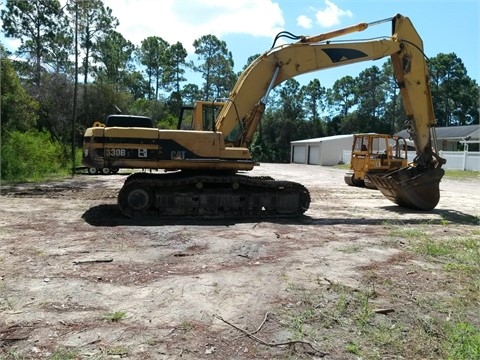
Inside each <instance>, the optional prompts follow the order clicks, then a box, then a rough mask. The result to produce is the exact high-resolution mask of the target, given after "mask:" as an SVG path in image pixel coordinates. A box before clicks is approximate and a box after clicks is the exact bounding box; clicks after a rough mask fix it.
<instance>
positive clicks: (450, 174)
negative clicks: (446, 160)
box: [444, 170, 480, 180]
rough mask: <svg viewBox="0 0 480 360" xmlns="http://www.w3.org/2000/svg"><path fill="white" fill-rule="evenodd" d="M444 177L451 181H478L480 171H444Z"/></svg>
mask: <svg viewBox="0 0 480 360" xmlns="http://www.w3.org/2000/svg"><path fill="white" fill-rule="evenodd" d="M444 177H445V178H446V179H452V180H471V179H479V180H480V171H473V170H465V171H463V170H445V175H444Z"/></svg>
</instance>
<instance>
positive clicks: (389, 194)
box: [370, 167, 445, 211]
mask: <svg viewBox="0 0 480 360" xmlns="http://www.w3.org/2000/svg"><path fill="white" fill-rule="evenodd" d="M444 173H445V171H444V170H443V169H441V168H419V167H404V168H402V169H399V170H396V171H394V172H392V173H389V174H386V175H370V180H371V181H372V182H373V183H374V185H375V186H376V187H377V188H378V189H379V190H380V191H381V193H382V194H383V195H384V196H385V197H386V198H387V199H389V200H391V201H393V202H394V203H396V204H398V205H400V206H403V207H406V208H410V209H415V210H423V211H426V210H432V209H434V208H435V206H437V204H438V201H439V200H440V187H439V185H440V180H441V179H442V177H443V175H444Z"/></svg>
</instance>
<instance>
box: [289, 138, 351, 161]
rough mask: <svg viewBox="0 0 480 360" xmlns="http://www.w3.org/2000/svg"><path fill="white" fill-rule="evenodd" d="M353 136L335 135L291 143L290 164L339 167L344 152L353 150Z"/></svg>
mask: <svg viewBox="0 0 480 360" xmlns="http://www.w3.org/2000/svg"><path fill="white" fill-rule="evenodd" d="M352 141H353V135H351V134H350V135H335V136H327V137H322V138H315V139H307V140H298V141H292V142H290V150H291V151H290V154H291V155H290V162H292V163H297V164H311V165H324V166H331V165H338V164H339V163H342V162H343V150H346V149H349V150H351V149H352Z"/></svg>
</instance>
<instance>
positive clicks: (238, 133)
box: [216, 15, 435, 165]
mask: <svg viewBox="0 0 480 360" xmlns="http://www.w3.org/2000/svg"><path fill="white" fill-rule="evenodd" d="M386 21H391V22H392V36H391V37H390V38H389V39H385V40H375V41H361V42H342V43H335V44H332V43H330V42H329V41H328V40H330V39H332V38H335V37H338V36H341V35H345V34H348V33H352V32H356V31H363V30H365V29H366V28H367V27H369V26H372V25H376V24H378V23H381V22H386ZM386 56H391V59H392V63H393V67H394V73H395V78H396V80H397V82H398V84H399V87H400V91H401V96H402V99H403V104H404V109H405V112H406V116H407V119H408V120H407V121H408V124H407V125H408V128H409V130H410V131H411V135H412V138H413V140H414V142H415V146H416V149H417V155H418V161H419V163H422V164H425V165H426V164H428V163H430V162H431V161H432V159H433V157H435V155H434V154H433V153H432V144H431V138H432V137H433V138H435V136H434V132H431V128H432V127H434V125H435V118H434V114H433V107H432V101H431V95H430V89H429V84H428V75H427V68H426V63H425V59H424V54H423V43H422V40H421V38H420V36H419V35H418V33H417V32H416V30H415V28H414V27H413V25H412V23H411V21H410V20H409V18H407V17H404V16H402V15H396V16H395V17H393V18H391V19H386V20H381V21H378V22H374V23H370V24H366V23H361V24H358V25H354V26H351V27H348V28H344V29H340V30H336V31H333V32H330V33H326V34H321V35H317V36H312V37H303V38H302V39H301V40H300V41H298V42H296V43H293V44H287V45H281V46H278V47H274V48H272V49H271V50H269V51H267V52H265V53H264V54H263V55H261V56H259V57H258V58H257V59H256V60H255V61H253V62H252V63H251V64H250V66H248V68H247V69H246V70H245V71H244V72H243V73H242V74H241V76H240V78H239V79H238V81H237V83H236V85H235V87H234V88H233V90H232V91H231V93H230V96H229V99H228V101H227V102H226V104H225V106H224V108H223V109H222V110H221V112H220V113H219V115H218V117H217V120H216V130H217V131H219V132H222V133H223V134H224V137H225V142H226V143H227V144H230V145H232V146H247V145H248V144H250V142H251V140H252V137H253V134H254V133H255V131H256V129H257V127H258V124H259V122H260V119H261V116H262V114H263V111H264V108H265V103H266V98H267V96H268V93H269V92H270V90H271V89H273V88H274V87H275V86H277V85H279V84H280V83H282V82H283V81H285V80H288V79H290V78H294V77H296V76H298V75H302V74H306V73H309V72H313V71H317V70H321V69H328V68H333V67H338V66H343V65H348V64H353V63H358V62H362V61H367V60H377V59H380V58H383V57H386ZM432 156H433V157H432Z"/></svg>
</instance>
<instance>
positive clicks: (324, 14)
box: [315, 0, 353, 28]
mask: <svg viewBox="0 0 480 360" xmlns="http://www.w3.org/2000/svg"><path fill="white" fill-rule="evenodd" d="M325 5H326V6H327V7H326V8H325V9H324V10H318V11H317V13H316V15H315V17H316V19H317V23H318V24H319V25H320V26H322V27H327V28H328V27H332V26H335V25H338V24H340V18H342V17H344V16H346V17H349V18H350V17H352V16H353V13H352V12H351V11H350V10H342V9H340V8H339V7H338V6H337V5H335V4H334V3H333V2H331V1H329V0H325Z"/></svg>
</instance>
